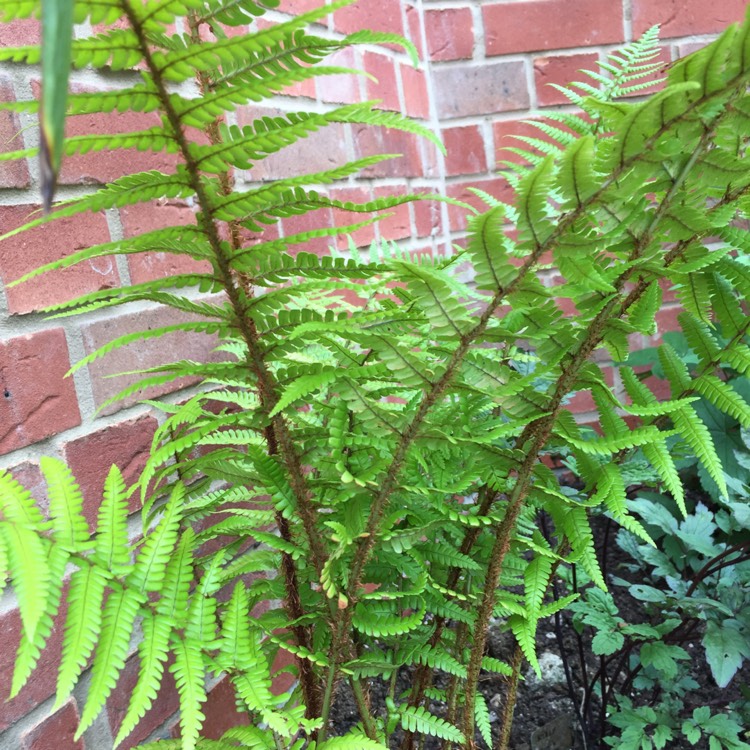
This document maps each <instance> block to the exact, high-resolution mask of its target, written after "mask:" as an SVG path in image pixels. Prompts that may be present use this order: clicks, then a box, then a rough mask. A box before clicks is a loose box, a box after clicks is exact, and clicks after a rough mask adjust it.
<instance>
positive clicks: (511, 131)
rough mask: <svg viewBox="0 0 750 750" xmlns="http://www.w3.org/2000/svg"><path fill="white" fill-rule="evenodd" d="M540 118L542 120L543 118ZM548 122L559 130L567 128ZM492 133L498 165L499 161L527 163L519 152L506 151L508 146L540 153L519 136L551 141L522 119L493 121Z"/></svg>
mask: <svg viewBox="0 0 750 750" xmlns="http://www.w3.org/2000/svg"><path fill="white" fill-rule="evenodd" d="M541 119H542V120H543V119H544V118H541ZM550 124H551V125H552V126H553V127H556V128H558V129H559V130H563V131H566V130H567V128H566V127H565V126H564V125H562V124H561V123H556V122H550ZM492 134H493V138H494V141H495V160H496V164H498V165H500V162H504V161H510V162H513V163H514V164H525V163H527V160H526V159H524V158H523V157H522V156H521V155H520V154H516V153H514V152H513V151H508V150H507V149H509V148H520V149H524V150H525V151H530V152H532V153H536V154H540V153H541V152H540V151H538V150H537V149H535V148H534V147H533V146H531V144H529V143H526V142H525V141H522V140H519V136H520V137H524V138H537V139H539V140H541V141H546V142H548V143H552V142H553V141H552V139H551V138H550V137H549V136H548V135H547V134H546V133H544V132H542V131H541V130H540V129H539V128H537V127H534V126H533V125H530V124H529V123H528V122H527V121H523V120H503V121H500V122H495V123H493V125H492ZM500 166H501V165H500Z"/></svg>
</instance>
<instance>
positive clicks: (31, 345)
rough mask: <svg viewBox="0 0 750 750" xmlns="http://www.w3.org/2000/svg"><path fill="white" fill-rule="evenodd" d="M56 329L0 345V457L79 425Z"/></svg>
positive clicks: (62, 341) (64, 353)
mask: <svg viewBox="0 0 750 750" xmlns="http://www.w3.org/2000/svg"><path fill="white" fill-rule="evenodd" d="M69 368H70V359H69V357H68V345H67V343H66V341H65V333H64V332H63V330H62V328H54V329H51V330H48V331H40V332H39V333H34V334H29V335H26V336H19V337H18V338H14V339H10V340H9V341H5V342H2V343H0V385H1V386H2V388H3V391H2V412H0V415H1V416H0V454H5V453H10V452H11V451H14V450H17V449H18V448H23V447H25V446H27V445H31V444H32V443H36V442H38V441H39V440H44V438H47V437H50V436H51V435H55V434H57V433H58V432H62V431H63V430H67V429H70V428H71V427H75V426H76V425H78V424H80V423H81V416H80V413H79V411H78V402H77V400H76V392H75V387H74V385H73V379H72V378H66V377H65V373H66V372H67V371H68V369H69Z"/></svg>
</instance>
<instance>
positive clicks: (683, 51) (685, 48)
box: [675, 41, 708, 59]
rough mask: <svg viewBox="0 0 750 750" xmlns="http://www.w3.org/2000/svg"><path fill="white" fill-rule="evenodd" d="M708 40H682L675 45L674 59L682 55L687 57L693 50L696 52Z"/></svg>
mask: <svg viewBox="0 0 750 750" xmlns="http://www.w3.org/2000/svg"><path fill="white" fill-rule="evenodd" d="M707 44H708V42H706V41H700V42H682V43H680V44H677V45H675V59H681V58H683V57H687V56H688V55H692V54H693V52H697V51H698V50H699V49H703V48H704V47H705V46H706V45H707Z"/></svg>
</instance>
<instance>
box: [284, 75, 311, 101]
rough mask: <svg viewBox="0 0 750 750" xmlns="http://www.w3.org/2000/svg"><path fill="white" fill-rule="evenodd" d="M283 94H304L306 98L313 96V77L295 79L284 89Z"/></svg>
mask: <svg viewBox="0 0 750 750" xmlns="http://www.w3.org/2000/svg"><path fill="white" fill-rule="evenodd" d="M284 95H285V96H304V97H306V98H307V99H314V98H315V79H314V78H305V79H304V80H303V81H297V82H296V83H293V84H292V85H291V86H287V87H286V88H285V89H284Z"/></svg>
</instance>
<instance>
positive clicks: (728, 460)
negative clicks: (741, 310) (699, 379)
mask: <svg viewBox="0 0 750 750" xmlns="http://www.w3.org/2000/svg"><path fill="white" fill-rule="evenodd" d="M726 231H727V232H733V231H734V228H733V227H729V228H727V230H726ZM685 325H686V329H685V331H686V332H685V333H680V332H676V331H674V332H668V333H665V334H664V340H665V341H666V343H668V344H669V345H670V346H671V347H672V348H673V349H674V351H675V352H676V353H677V355H678V356H679V358H680V359H681V360H682V361H683V362H684V363H685V364H686V365H687V367H688V370H689V371H690V373H691V374H692V375H694V374H695V373H696V372H698V371H699V370H700V369H701V367H702V366H703V365H704V364H705V362H706V361H707V360H706V357H707V356H708V353H709V351H710V352H714V351H716V352H718V351H719V350H720V349H721V347H722V346H723V345H724V344H725V343H726V339H725V335H726V334H724V329H723V324H722V322H721V321H718V322H717V325H715V326H714V327H713V329H712V330H710V331H709V332H708V333H706V331H705V329H704V330H700V329H696V328H695V326H694V325H691V323H690V322H689V321H688V320H687V319H686V320H685ZM729 330H731V327H730V329H729ZM688 332H689V333H688ZM714 347H718V349H714ZM628 362H629V364H631V365H633V366H634V367H643V368H644V371H643V372H642V374H641V377H645V376H646V375H651V376H653V377H655V378H659V379H661V380H666V377H667V376H666V374H665V372H664V368H663V367H662V364H661V361H660V358H659V353H658V349H657V348H653V347H650V348H647V349H642V350H640V351H638V352H633V353H631V354H630V356H629V357H628ZM716 377H717V378H718V379H719V380H720V381H721V382H723V383H725V385H724V386H719V389H720V390H722V391H723V392H724V393H727V394H728V397H729V398H731V399H734V400H735V401H737V396H736V395H733V394H732V391H734V392H735V394H738V395H739V397H740V398H741V399H742V400H744V401H745V402H746V403H747V402H748V401H750V383H749V382H748V379H747V377H746V376H745V374H744V372H743V370H742V367H740V369H739V370H738V369H735V367H734V366H733V364H732V358H731V355H730V358H729V359H727V360H724V361H722V362H721V363H720V366H719V368H717V371H716ZM715 386H716V383H715V381H714V382H712V383H711V386H704V389H711V387H714V388H713V390H710V392H708V391H707V392H705V393H704V391H703V390H699V391H698V392H699V393H700V395H701V399H700V401H698V402H697V403H696V405H695V408H696V411H697V412H698V414H699V415H700V417H701V420H702V421H703V423H704V424H705V425H706V427H707V428H708V430H709V432H710V433H711V437H712V438H713V441H714V445H715V446H716V452H717V454H718V455H719V457H720V458H721V463H722V466H723V467H724V474H725V477H726V483H727V496H728V500H729V501H731V502H735V503H736V505H737V507H736V508H735V511H736V512H737V513H742V512H743V510H742V508H743V507H744V505H745V501H746V500H747V499H748V497H749V496H750V490H748V485H749V484H750V431H748V428H747V420H746V419H742V417H741V415H740V414H739V413H737V412H736V410H733V409H731V408H724V409H722V408H720V407H719V406H717V405H716V400H717V399H719V398H721V395H720V393H719V391H717V390H716V389H715ZM727 386H728V387H729V388H730V389H731V390H727ZM740 408H741V407H740ZM678 465H679V467H680V469H681V470H682V471H683V474H684V475H687V474H689V475H691V477H694V478H695V479H697V481H698V482H699V483H700V486H701V487H702V488H703V489H704V490H705V491H706V492H708V493H709V494H710V495H711V497H712V498H713V499H714V500H715V501H717V502H721V501H722V500H724V501H726V500H727V497H725V496H724V495H723V494H722V493H721V492H720V490H719V487H718V486H717V484H716V482H714V481H713V479H712V478H711V477H710V476H709V475H708V474H707V473H706V472H705V470H704V469H703V468H702V467H701V465H700V463H698V462H697V461H696V459H695V457H694V456H690V455H686V456H684V457H683V458H682V460H681V461H680V462H679V464H678Z"/></svg>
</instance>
